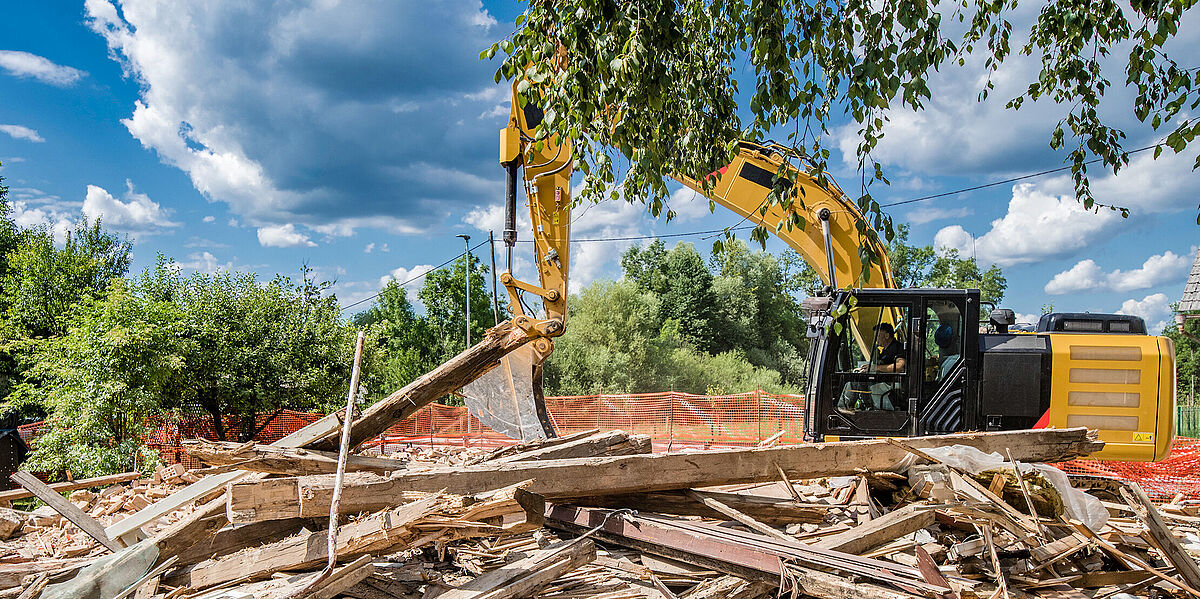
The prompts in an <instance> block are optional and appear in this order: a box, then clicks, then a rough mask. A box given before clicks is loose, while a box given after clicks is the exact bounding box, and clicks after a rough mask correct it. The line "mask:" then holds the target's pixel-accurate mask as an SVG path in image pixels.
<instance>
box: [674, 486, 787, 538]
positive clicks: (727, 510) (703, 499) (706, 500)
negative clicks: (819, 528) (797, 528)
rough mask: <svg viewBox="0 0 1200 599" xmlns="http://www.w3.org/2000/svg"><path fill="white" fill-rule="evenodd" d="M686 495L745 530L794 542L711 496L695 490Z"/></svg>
mask: <svg viewBox="0 0 1200 599" xmlns="http://www.w3.org/2000/svg"><path fill="white" fill-rule="evenodd" d="M687 495H688V497H691V498H692V499H695V500H696V501H699V502H700V503H702V504H704V505H705V506H707V507H708V508H710V509H712V510H715V511H717V512H720V513H721V514H723V515H724V516H726V517H728V518H732V519H734V520H736V521H738V522H739V523H741V524H742V526H745V527H746V528H749V529H750V530H753V531H756V532H761V533H763V534H765V535H768V536H772V537H775V538H777V539H782V540H784V541H794V540H795V539H794V538H792V537H790V536H788V535H785V534H783V533H781V532H779V531H778V530H775V529H774V528H771V527H770V526H767V525H766V524H763V523H762V522H759V521H758V520H755V519H754V518H752V517H750V516H747V515H746V514H743V513H741V512H739V511H737V510H735V509H733V508H731V507H729V506H728V505H725V504H724V503H721V501H720V500H718V499H716V498H715V497H713V496H711V495H708V494H705V493H701V492H698V491H695V490H688V491H687Z"/></svg>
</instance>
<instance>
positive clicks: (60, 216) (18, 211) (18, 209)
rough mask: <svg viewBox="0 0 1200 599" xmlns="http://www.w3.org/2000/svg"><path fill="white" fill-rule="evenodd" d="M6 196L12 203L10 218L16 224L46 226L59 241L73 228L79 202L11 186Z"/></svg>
mask: <svg viewBox="0 0 1200 599" xmlns="http://www.w3.org/2000/svg"><path fill="white" fill-rule="evenodd" d="M8 197H9V201H11V202H12V205H13V212H12V219H13V222H15V223H16V224H17V226H19V227H22V228H30V227H46V228H47V229H48V230H49V231H50V234H51V235H52V236H53V237H54V240H55V241H57V242H59V243H62V242H63V241H64V240H65V239H66V238H67V232H68V231H70V230H71V229H72V228H74V226H75V221H76V218H77V217H78V215H79V204H77V203H74V202H67V201H64V200H63V199H62V198H60V197H58V196H56V195H50V194H47V193H46V192H44V191H42V190H40V189H36V188H32V187H12V188H10V189H9V190H8Z"/></svg>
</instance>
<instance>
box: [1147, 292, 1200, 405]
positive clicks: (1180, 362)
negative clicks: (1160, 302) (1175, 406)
mask: <svg viewBox="0 0 1200 599" xmlns="http://www.w3.org/2000/svg"><path fill="white" fill-rule="evenodd" d="M1177 309H1178V306H1172V311H1173V312H1174V311H1175V310H1177ZM1183 326H1184V331H1186V332H1187V333H1189V334H1190V335H1191V336H1188V335H1184V334H1182V333H1181V332H1180V331H1179V329H1178V328H1177V327H1176V326H1174V325H1173V324H1172V325H1169V326H1167V328H1166V330H1164V331H1162V332H1161V334H1162V335H1163V336H1165V337H1170V338H1171V341H1173V342H1174V343H1175V381H1176V383H1177V394H1176V397H1177V398H1178V401H1179V403H1181V404H1188V405H1196V404H1197V399H1198V398H1200V383H1197V379H1200V341H1197V339H1198V338H1200V318H1190V319H1188V320H1185V321H1184V325H1183ZM1148 332H1149V333H1150V334H1151V335H1154V334H1158V333H1159V331H1148Z"/></svg>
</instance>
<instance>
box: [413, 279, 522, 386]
mask: <svg viewBox="0 0 1200 599" xmlns="http://www.w3.org/2000/svg"><path fill="white" fill-rule="evenodd" d="M488 272H490V270H489V268H488V267H487V266H485V265H483V264H480V262H479V257H478V256H471V343H476V342H477V341H478V340H479V339H482V338H483V333H484V331H486V330H488V329H489V328H491V327H493V326H496V319H495V317H494V316H493V315H492V294H491V292H490V290H489V289H488V287H487V284H486V276H485V275H487V273H488ZM466 274H467V258H466V256H462V257H459V259H458V260H455V261H454V264H452V265H451V266H450V268H439V269H438V270H435V271H433V272H430V273H429V274H427V275H425V283H424V284H423V285H422V286H421V291H420V293H419V294H418V297H420V299H421V303H422V304H423V305H424V306H425V318H426V321H427V322H428V324H429V327H430V328H431V329H432V330H433V331H434V333H435V335H436V337H437V340H438V345H439V351H438V353H437V355H436V360H437V363H439V364H440V363H441V362H443V361H445V360H447V359H449V358H451V357H453V356H456V355H458V354H459V353H460V352H462V351H463V350H464V349H466V345H467V340H466V322H467V318H466V313H465V306H466V297H465V295H466ZM530 307H531V308H533V309H534V310H538V309H540V308H541V306H540V305H539V306H530ZM501 308H504V306H503V305H502V306H501ZM501 318H504V313H503V312H502V313H501Z"/></svg>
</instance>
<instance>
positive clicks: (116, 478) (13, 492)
mask: <svg viewBox="0 0 1200 599" xmlns="http://www.w3.org/2000/svg"><path fill="white" fill-rule="evenodd" d="M141 477H142V473H141V472H122V473H121V474H110V475H108V476H97V477H96V478H81V479H79V480H71V481H67V482H61V483H53V484H51V485H49V487H50V489H51V490H52V491H54V492H56V493H66V492H68V491H76V490H79V489H90V488H92V487H107V486H109V485H115V484H117V483H123V482H128V481H131V480H136V479H138V478H141ZM26 497H33V493H30V492H29V491H28V490H27V489H10V490H8V491H0V502H11V501H13V500H14V499H25V498H26Z"/></svg>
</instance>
